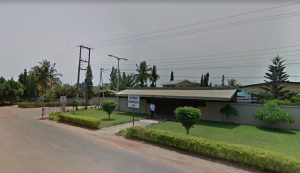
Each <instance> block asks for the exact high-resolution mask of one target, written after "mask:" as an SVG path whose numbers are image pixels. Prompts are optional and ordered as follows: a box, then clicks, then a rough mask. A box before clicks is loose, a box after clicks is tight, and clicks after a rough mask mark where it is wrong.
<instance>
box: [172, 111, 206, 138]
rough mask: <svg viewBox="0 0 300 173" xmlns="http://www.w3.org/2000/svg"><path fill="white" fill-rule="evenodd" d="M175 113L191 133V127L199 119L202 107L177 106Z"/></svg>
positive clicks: (187, 131)
mask: <svg viewBox="0 0 300 173" xmlns="http://www.w3.org/2000/svg"><path fill="white" fill-rule="evenodd" d="M175 115H176V119H177V120H178V121H179V122H181V124H182V126H183V127H184V128H185V130H186V133H187V134H189V131H190V128H191V127H192V126H193V125H194V124H195V123H196V122H197V121H198V120H199V118H200V116H201V112H200V109H197V108H194V107H188V106H185V107H178V108H176V110H175Z"/></svg>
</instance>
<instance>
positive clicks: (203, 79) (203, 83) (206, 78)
mask: <svg viewBox="0 0 300 173" xmlns="http://www.w3.org/2000/svg"><path fill="white" fill-rule="evenodd" d="M200 86H201V87H211V85H210V84H209V73H206V74H205V75H203V74H202V75H201V80H200Z"/></svg>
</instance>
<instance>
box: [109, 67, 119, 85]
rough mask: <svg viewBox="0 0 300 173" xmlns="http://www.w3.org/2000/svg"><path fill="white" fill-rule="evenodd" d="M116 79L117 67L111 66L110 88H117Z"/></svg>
mask: <svg viewBox="0 0 300 173" xmlns="http://www.w3.org/2000/svg"><path fill="white" fill-rule="evenodd" d="M117 80H118V69H116V68H115V67H112V68H111V72H110V89H112V90H117Z"/></svg>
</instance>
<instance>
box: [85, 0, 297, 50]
mask: <svg viewBox="0 0 300 173" xmlns="http://www.w3.org/2000/svg"><path fill="white" fill-rule="evenodd" d="M296 4H299V2H297V1H296V2H293V3H291V2H290V3H288V4H283V5H279V6H274V7H270V8H263V9H258V10H254V11H248V12H244V13H240V14H235V15H230V16H225V17H219V18H215V19H210V20H206V21H200V22H197V23H193V24H188V25H180V26H176V27H169V28H165V29H160V30H155V31H151V32H145V33H140V34H135V35H129V36H123V37H120V38H115V39H110V40H105V41H98V42H94V43H90V44H88V45H97V44H99V43H106V42H112V41H118V40H123V39H127V38H132V37H139V36H143V35H150V34H155V33H160V32H165V31H171V30H177V29H182V28H187V27H192V26H197V25H200V24H206V23H211V22H217V21H222V20H225V19H231V18H236V17H240V16H244V15H248V14H254V13H259V12H264V11H269V10H274V9H278V8H282V7H287V6H292V5H296Z"/></svg>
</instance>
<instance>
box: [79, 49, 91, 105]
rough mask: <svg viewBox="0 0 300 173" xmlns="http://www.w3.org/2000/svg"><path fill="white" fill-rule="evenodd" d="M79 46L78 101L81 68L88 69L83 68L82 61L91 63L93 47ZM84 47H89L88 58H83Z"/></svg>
mask: <svg viewBox="0 0 300 173" xmlns="http://www.w3.org/2000/svg"><path fill="white" fill-rule="evenodd" d="M78 47H79V62H78V72H77V101H79V100H78V99H79V93H80V83H79V82H80V71H81V70H87V68H82V67H81V66H82V63H87V64H88V65H90V60H91V49H92V48H89V47H86V46H83V45H80V46H78ZM82 49H87V50H88V51H89V53H88V60H84V59H83V58H82ZM76 109H77V108H76Z"/></svg>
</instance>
